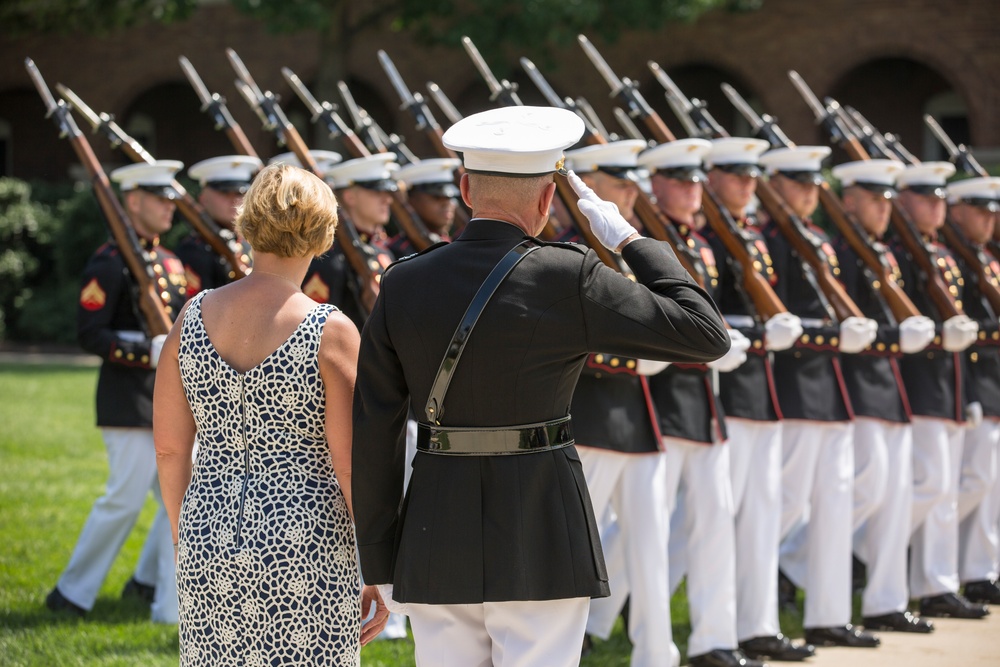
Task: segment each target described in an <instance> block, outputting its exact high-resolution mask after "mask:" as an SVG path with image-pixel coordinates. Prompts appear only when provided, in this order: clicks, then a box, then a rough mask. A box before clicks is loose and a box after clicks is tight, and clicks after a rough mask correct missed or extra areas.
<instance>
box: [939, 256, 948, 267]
mask: <svg viewBox="0 0 1000 667" xmlns="http://www.w3.org/2000/svg"><path fill="white" fill-rule="evenodd" d="M937 265H938V266H942V267H944V266H948V262H946V261H944V257H938V258H937Z"/></svg>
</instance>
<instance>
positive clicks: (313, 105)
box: [281, 67, 336, 123]
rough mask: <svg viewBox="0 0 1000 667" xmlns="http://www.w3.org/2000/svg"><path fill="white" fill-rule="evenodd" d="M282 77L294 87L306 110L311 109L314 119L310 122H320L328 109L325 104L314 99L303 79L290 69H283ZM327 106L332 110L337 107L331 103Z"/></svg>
mask: <svg viewBox="0 0 1000 667" xmlns="http://www.w3.org/2000/svg"><path fill="white" fill-rule="evenodd" d="M281 76H283V77H285V81H287V82H288V85H289V86H291V87H292V90H293V91H295V94H296V95H297V96H298V98H299V99H300V100H302V103H303V104H304V105H306V109H309V113H311V114H312V118H310V119H309V120H310V121H311V122H313V123H315V122H316V121H317V120H319V118H320V116H321V115H322V114H323V111H324V110H325V109H326V107H325V106H324V105H323V104H320V102H319V100H317V99H316V98H315V97H313V94H312V93H311V92H309V89H308V88H306V84H304V83H302V79H300V78H299V75H298V74H296V73H295V72H293V71H292V70H291V69H290V68H288V67H282V68H281ZM326 106H327V107H329V108H330V109H336V107H335V106H334V105H332V104H330V103H329V102H327V103H326Z"/></svg>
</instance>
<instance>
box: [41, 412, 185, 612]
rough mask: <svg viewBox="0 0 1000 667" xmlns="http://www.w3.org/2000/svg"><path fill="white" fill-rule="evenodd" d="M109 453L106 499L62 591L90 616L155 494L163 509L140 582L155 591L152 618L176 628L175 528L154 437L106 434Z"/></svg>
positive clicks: (93, 514)
mask: <svg viewBox="0 0 1000 667" xmlns="http://www.w3.org/2000/svg"><path fill="white" fill-rule="evenodd" d="M101 435H102V437H103V438H104V446H105V448H106V449H107V452H108V481H107V484H106V487H105V491H104V495H103V496H101V497H100V498H98V499H97V500H96V501H94V505H93V507H92V508H91V510H90V515H89V516H88V517H87V521H86V523H84V525H83V530H82V531H81V532H80V537H79V538H78V539H77V542H76V547H75V548H74V549H73V555H72V556H71V557H70V560H69V564H68V565H67V566H66V569H65V570H64V571H63V573H62V576H61V577H59V582H58V584H57V586H58V588H59V591H60V592H61V593H62V594H63V595H64V596H65V597H66V599H68V600H69V601H70V602H72V603H74V604H76V605H78V606H80V607H83V608H84V609H87V610H90V609H92V608H93V606H94V601H95V600H96V599H97V593H98V591H100V589H101V585H102V584H103V583H104V579H105V578H106V577H107V576H108V571H109V570H110V569H111V565H112V563H113V562H114V560H115V558H116V557H117V556H118V552H119V551H121V548H122V545H123V544H125V540H126V538H128V535H129V533H130V532H132V527H133V526H134V525H135V522H136V519H138V518H139V513H140V512H141V511H142V507H143V505H144V504H145V502H146V496H147V494H149V492H150V491H152V492H153V495H154V497H155V498H156V501H157V503H158V505H159V508H158V509H157V513H156V517H155V518H154V519H153V524H152V526H151V527H150V530H149V533H148V534H147V536H146V543H145V544H144V546H143V552H142V558H140V567H137V568H136V572H135V574H136V579H138V580H139V581H140V582H141V583H144V584H148V585H152V586H156V598H155V599H154V601H153V606H152V618H153V620H154V621H158V622H163V623H176V622H177V583H176V578H175V570H174V548H173V540H172V539H171V537H170V535H171V533H170V522H169V520H168V518H167V513H166V510H165V509H164V508H163V499H162V498H161V497H160V485H159V481H158V479H157V477H156V449H155V448H154V446H153V431H152V430H151V429H142V428H105V429H101Z"/></svg>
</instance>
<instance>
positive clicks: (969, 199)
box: [948, 176, 1000, 212]
mask: <svg viewBox="0 0 1000 667" xmlns="http://www.w3.org/2000/svg"><path fill="white" fill-rule="evenodd" d="M948 202H949V203H951V204H957V203H959V202H963V203H966V204H972V205H973V206H980V207H982V208H985V209H987V210H990V211H993V212H996V211H1000V177H996V176H985V177H977V178H967V179H965V180H964V181H958V182H957V183H952V184H951V185H949V186H948Z"/></svg>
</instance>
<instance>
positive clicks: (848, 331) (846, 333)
mask: <svg viewBox="0 0 1000 667" xmlns="http://www.w3.org/2000/svg"><path fill="white" fill-rule="evenodd" d="M877 335H878V322H876V321H875V320H870V319H868V318H867V317H848V318H847V319H845V320H844V321H843V322H841V323H840V351H841V352H844V353H846V354H857V353H858V352H860V351H861V350H863V349H865V348H866V347H868V346H869V345H871V344H872V342H873V341H874V340H875V336H877Z"/></svg>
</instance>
